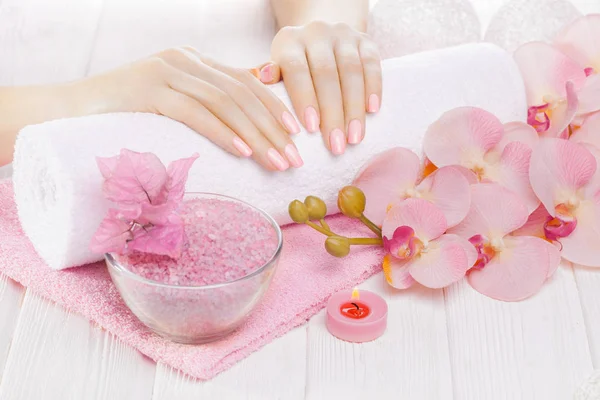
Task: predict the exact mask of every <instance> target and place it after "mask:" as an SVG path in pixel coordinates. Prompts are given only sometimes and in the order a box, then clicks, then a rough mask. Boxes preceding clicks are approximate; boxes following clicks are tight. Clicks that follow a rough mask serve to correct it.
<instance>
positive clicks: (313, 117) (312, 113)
mask: <svg viewBox="0 0 600 400" xmlns="http://www.w3.org/2000/svg"><path fill="white" fill-rule="evenodd" d="M304 122H305V123H306V129H307V130H308V131H309V132H311V133H313V132H316V131H318V130H319V115H317V110H315V108H314V107H306V110H305V111H304Z"/></svg>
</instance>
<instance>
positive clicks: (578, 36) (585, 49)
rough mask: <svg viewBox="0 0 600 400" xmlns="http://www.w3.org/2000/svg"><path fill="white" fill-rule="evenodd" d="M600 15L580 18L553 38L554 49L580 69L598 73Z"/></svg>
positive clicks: (599, 61)
mask: <svg viewBox="0 0 600 400" xmlns="http://www.w3.org/2000/svg"><path fill="white" fill-rule="evenodd" d="M598 38H600V14H590V15H587V16H584V17H580V18H578V19H576V20H575V21H573V22H572V23H570V24H568V25H567V26H566V27H565V28H564V29H563V30H562V31H561V32H559V33H558V34H557V35H556V37H555V38H554V47H556V48H557V49H559V50H560V51H561V52H563V53H564V54H566V55H567V56H569V57H571V58H572V59H573V60H575V61H576V62H577V63H579V65H580V66H581V67H582V68H587V67H591V68H594V69H595V71H596V72H597V73H599V72H600V41H598Z"/></svg>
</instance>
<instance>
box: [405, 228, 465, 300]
mask: <svg viewBox="0 0 600 400" xmlns="http://www.w3.org/2000/svg"><path fill="white" fill-rule="evenodd" d="M445 236H446V235H442V236H440V237H439V238H437V239H435V240H432V241H431V242H429V244H428V246H427V250H426V251H424V252H422V253H421V255H419V256H417V257H415V258H414V259H412V260H410V261H408V263H407V265H408V268H409V269H408V270H409V272H410V275H411V276H412V277H413V279H414V280H415V281H417V282H419V283H420V284H421V285H423V286H426V287H429V288H432V289H440V288H443V287H446V286H448V285H451V284H452V283H454V282H456V281H458V280H460V279H462V278H463V277H464V276H465V273H466V272H467V270H468V269H469V267H470V265H469V256H468V254H467V252H466V251H465V246H463V245H461V244H460V243H459V242H458V240H457V239H456V238H446V237H445ZM467 244H468V243H467ZM471 247H473V246H471Z"/></svg>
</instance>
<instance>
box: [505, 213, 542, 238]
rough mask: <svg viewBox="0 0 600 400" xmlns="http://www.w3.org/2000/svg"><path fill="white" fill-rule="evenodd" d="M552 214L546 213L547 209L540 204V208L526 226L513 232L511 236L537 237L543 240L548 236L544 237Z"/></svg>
mask: <svg viewBox="0 0 600 400" xmlns="http://www.w3.org/2000/svg"><path fill="white" fill-rule="evenodd" d="M549 217H550V214H548V211H546V207H544V205H543V204H540V205H539V206H538V208H536V209H535V211H534V212H532V213H531V214H530V215H529V218H527V222H525V225H523V226H522V227H520V228H519V229H517V230H516V231H513V232H512V233H511V235H513V236H535V237H539V238H541V239H544V238H545V237H546V236H545V235H544V224H545V223H546V221H548V218H549Z"/></svg>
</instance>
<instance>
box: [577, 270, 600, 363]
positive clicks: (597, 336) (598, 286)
mask: <svg viewBox="0 0 600 400" xmlns="http://www.w3.org/2000/svg"><path fill="white" fill-rule="evenodd" d="M573 270H574V272H575V282H577V288H578V289H579V300H580V301H581V308H582V310H583V316H584V318H585V325H586V330H587V337H588V340H589V345H590V353H591V356H592V362H593V363H594V367H595V368H597V369H600V301H598V294H599V293H600V269H599V268H586V267H583V266H581V265H574V266H573Z"/></svg>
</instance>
